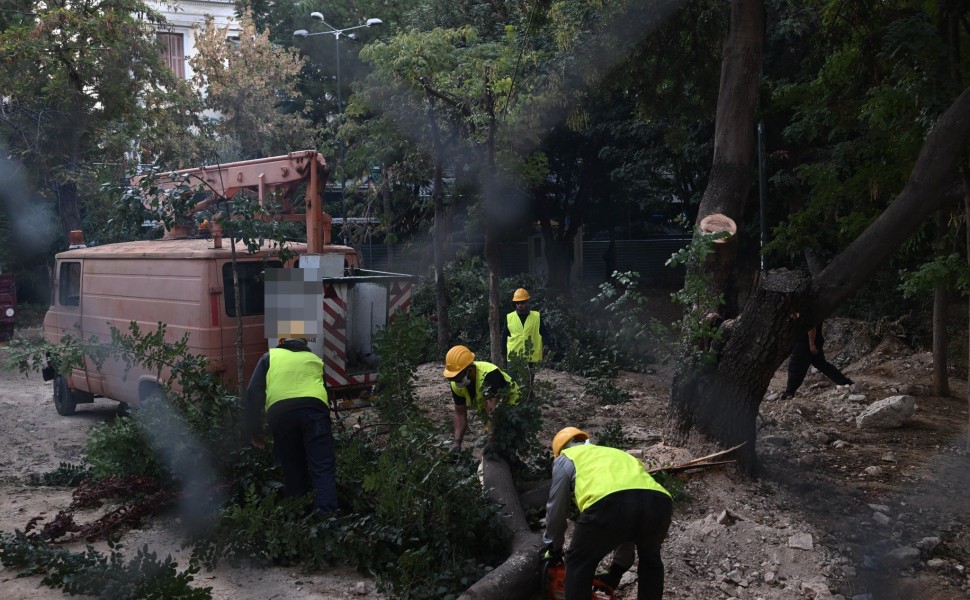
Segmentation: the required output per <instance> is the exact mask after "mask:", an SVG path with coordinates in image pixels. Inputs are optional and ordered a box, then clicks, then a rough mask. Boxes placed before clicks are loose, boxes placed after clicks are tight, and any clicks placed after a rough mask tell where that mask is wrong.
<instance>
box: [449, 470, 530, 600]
mask: <svg viewBox="0 0 970 600" xmlns="http://www.w3.org/2000/svg"><path fill="white" fill-rule="evenodd" d="M482 484H483V485H484V487H485V490H486V493H487V494H488V496H489V498H491V499H492V500H494V501H495V502H498V503H499V504H501V505H502V506H503V509H502V513H501V516H500V517H499V519H498V523H497V524H496V525H497V526H499V527H504V528H506V529H507V530H508V531H509V533H510V534H511V536H510V539H509V543H508V550H509V557H508V559H507V560H506V561H505V562H503V563H502V564H501V565H499V566H498V567H496V568H495V569H493V570H492V571H489V572H488V574H486V575H485V576H484V577H482V578H481V579H479V580H478V581H477V582H475V583H474V584H473V585H472V586H471V587H469V588H468V589H467V590H465V592H464V593H463V594H462V595H461V596H459V597H458V600H484V599H488V600H495V599H498V598H501V599H503V600H529V599H530V598H532V597H533V596H534V594H536V593H537V592H538V591H539V571H540V562H541V561H540V558H539V546H540V545H541V543H542V534H541V533H536V532H533V531H532V530H531V529H529V522H528V521H527V520H526V518H525V510H523V508H522V503H521V502H520V501H519V494H518V491H517V490H516V487H515V482H514V481H513V480H512V471H511V469H509V465H508V463H506V462H505V461H504V460H501V459H494V458H483V459H482Z"/></svg>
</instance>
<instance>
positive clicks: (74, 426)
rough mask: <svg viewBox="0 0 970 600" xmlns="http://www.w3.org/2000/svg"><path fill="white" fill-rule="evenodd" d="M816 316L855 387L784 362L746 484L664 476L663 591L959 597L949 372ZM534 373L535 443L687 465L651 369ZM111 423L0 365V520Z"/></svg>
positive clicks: (438, 411)
mask: <svg viewBox="0 0 970 600" xmlns="http://www.w3.org/2000/svg"><path fill="white" fill-rule="evenodd" d="M831 325H832V330H831V332H830V335H829V336H828V339H829V345H828V347H827V350H828V354H829V357H830V359H832V360H833V362H836V363H837V364H839V366H840V367H841V368H842V369H843V371H844V372H845V373H846V374H847V375H849V377H851V378H852V379H853V380H854V381H855V383H854V385H852V386H849V387H836V386H834V385H832V384H831V382H829V381H828V380H827V379H825V378H824V377H822V376H821V375H819V374H816V373H812V374H810V375H809V377H808V378H807V379H806V381H805V383H804V384H803V386H802V388H801V390H800V392H799V393H798V394H797V395H796V396H795V397H794V398H791V399H785V400H780V399H778V396H779V394H778V392H780V391H781V389H782V388H783V386H784V383H785V372H784V366H783V367H782V369H780V370H779V371H778V372H777V373H776V375H775V378H774V380H773V381H772V384H771V387H770V389H769V393H768V395H767V397H766V399H765V401H764V403H763V404H762V406H761V417H760V418H759V421H758V426H759V446H758V453H759V455H760V457H761V458H762V462H763V475H762V477H761V478H760V479H758V480H756V481H751V480H746V479H744V478H741V477H739V476H738V475H737V474H736V473H735V472H734V471H733V469H732V468H731V467H716V468H710V469H705V470H699V471H694V472H691V473H689V474H686V475H681V476H680V479H681V481H682V482H683V484H684V487H685V490H686V492H687V493H688V495H689V500H687V501H685V502H683V503H681V504H679V505H678V506H677V507H676V508H675V514H674V522H673V526H672V527H671V531H670V536H669V538H668V540H667V542H666V544H665V547H664V559H665V563H666V570H667V591H666V594H665V597H666V598H681V599H688V600H709V599H712V598H715V599H716V598H729V597H736V598H748V599H751V600H754V599H758V598H761V599H764V600H782V599H793V598H819V599H825V598H839V597H842V598H846V599H856V600H863V599H866V600H885V599H888V600H893V599H903V598H907V599H908V598H920V599H921V600H942V599H951V598H965V597H970V584H968V579H967V573H966V566H967V565H968V564H970V527H968V526H967V522H968V519H967V516H968V513H970V501H968V499H967V489H968V485H967V484H968V479H970V469H968V468H967V467H968V460H967V456H966V454H965V452H964V450H965V448H966V444H967V423H968V416H967V402H966V397H967V396H966V384H965V381H964V380H961V379H958V378H952V379H951V387H952V389H953V396H952V397H948V398H940V397H936V396H933V395H932V394H931V391H930V390H931V387H930V377H931V359H930V356H929V355H928V354H924V353H913V352H912V351H911V350H910V349H908V348H906V347H905V346H904V345H902V344H901V343H899V342H898V341H897V340H895V338H891V337H887V338H884V339H869V338H868V337H866V336H864V335H862V334H861V331H863V328H860V327H857V326H855V325H854V324H852V323H846V322H841V323H840V322H839V321H833V322H832V323H831ZM827 331H828V330H827ZM0 353H2V350H0ZM2 359H3V357H2V356H0V360H2ZM440 371H441V365H438V364H428V365H423V366H422V367H421V369H420V370H419V372H418V378H417V382H418V393H419V396H420V397H421V399H422V406H423V407H424V408H425V410H427V411H428V412H429V413H430V414H431V415H433V416H434V417H435V419H437V420H439V421H440V422H441V423H442V428H443V429H442V431H443V435H447V434H446V433H445V432H446V430H447V426H448V425H449V424H450V413H451V405H450V400H449V397H448V395H447V394H446V393H445V388H444V385H443V383H442V380H441V376H440ZM540 379H541V380H543V381H547V382H549V383H551V384H552V389H553V403H552V405H551V406H549V407H547V408H546V409H545V417H546V425H545V431H544V432H543V435H544V436H545V437H547V438H551V436H552V434H553V433H554V432H555V431H556V430H558V429H559V428H560V427H562V426H564V425H567V424H568V425H576V426H579V427H582V428H584V429H585V430H587V431H588V432H590V433H591V434H592V435H593V436H594V438H595V437H596V435H597V434H598V433H601V432H603V431H604V429H605V428H607V427H608V426H611V425H614V424H615V423H617V422H619V423H622V426H623V433H624V435H625V436H626V437H627V438H628V439H629V440H630V442H629V448H628V449H629V450H630V451H632V452H634V453H636V454H638V455H641V456H643V457H644V459H645V460H647V461H648V462H652V463H656V464H675V463H679V462H683V461H684V460H688V459H690V458H693V456H692V454H691V453H690V452H688V451H686V450H684V449H680V448H671V447H669V446H665V445H664V444H663V443H662V442H663V440H662V428H663V425H664V421H665V418H666V405H667V399H668V397H669V380H668V378H667V377H665V375H664V374H663V373H662V372H661V373H655V374H634V373H621V374H620V375H619V376H618V377H617V381H616V383H617V385H618V386H619V387H621V388H622V389H624V390H626V391H627V392H628V393H629V394H630V400H629V401H628V402H625V403H623V404H616V405H604V404H602V403H601V400H600V399H599V398H598V397H597V396H596V395H595V393H594V392H595V390H593V391H589V390H587V388H586V385H585V384H586V382H585V380H583V379H582V378H580V377H576V376H573V375H570V374H566V373H559V372H555V371H548V370H547V371H544V372H543V373H541V374H540ZM892 396H909V397H911V398H913V399H914V400H915V410H914V412H913V414H912V415H911V416H910V417H908V418H907V419H906V420H905V421H904V422H903V423H902V425H900V426H898V427H889V428H875V429H868V428H859V427H858V426H857V417H859V415H861V414H862V413H863V412H864V411H866V409H867V408H868V407H869V406H870V405H872V404H873V403H875V402H877V401H879V400H882V399H884V398H887V397H892ZM113 416H114V407H113V405H112V404H111V403H109V402H106V401H99V402H96V403H95V404H91V405H83V406H81V407H80V408H79V411H78V414H77V415H75V416H73V417H59V416H58V415H57V414H56V413H55V412H54V408H53V405H52V402H51V388H50V385H49V384H45V383H43V382H42V381H41V380H40V377H39V376H35V377H32V378H30V379H24V378H23V377H22V376H20V375H17V374H15V373H9V372H2V373H0V445H2V448H0V530H4V531H12V530H13V529H15V528H22V527H23V526H24V525H25V524H26V521H27V520H28V519H29V518H31V517H32V516H34V515H36V514H38V513H40V512H47V513H51V512H54V511H56V510H57V509H58V508H59V507H63V506H66V505H67V503H68V502H69V499H70V490H69V489H65V488H50V487H32V486H27V485H26V484H25V477H26V476H27V475H28V474H29V473H43V472H45V471H49V470H51V469H53V468H54V467H56V466H57V464H58V462H60V461H76V460H77V459H78V457H79V453H80V451H81V448H82V447H83V442H84V438H85V435H86V432H87V430H88V429H89V428H90V427H91V426H93V425H95V424H96V423H98V422H101V421H103V420H105V419H110V418H113ZM479 429H480V428H479V427H475V430H476V431H477V430H479ZM474 433H475V431H473V432H472V434H474ZM478 433H480V431H478ZM470 437H473V435H471V436H470ZM178 540H179V536H178V531H177V528H176V527H174V523H172V522H171V521H166V520H159V521H156V522H154V523H153V524H151V525H146V526H145V528H144V529H141V530H138V531H134V532H131V533H130V534H129V535H128V536H126V537H125V539H124V540H123V542H124V543H125V544H126V545H128V546H129V547H132V548H137V547H139V546H140V545H141V544H143V543H149V544H151V545H152V547H153V548H157V549H158V550H159V552H160V554H165V553H168V552H170V553H172V555H173V556H174V557H175V558H177V559H181V558H184V557H185V556H186V555H187V552H188V551H182V550H180V549H179V543H178ZM183 562H184V561H183ZM198 579H199V583H200V584H201V585H203V586H211V587H212V588H213V593H214V597H216V598H227V599H228V598H243V599H256V598H379V597H381V596H380V594H379V593H377V592H376V591H375V586H374V584H373V582H372V581H370V580H368V579H367V578H365V577H363V576H361V575H359V574H356V573H354V572H352V571H346V570H335V571H328V572H326V573H318V574H309V575H308V574H301V573H300V572H299V571H298V570H294V569H284V568H272V569H229V568H220V570H218V571H216V572H213V573H202V574H200V576H199V578H198ZM635 579H636V577H635V574H634V573H628V574H627V575H626V576H625V578H624V582H623V584H621V587H620V589H619V590H618V592H617V595H616V597H617V598H618V599H631V598H635V597H636V593H635V587H636V586H635V584H634V582H635ZM0 583H2V586H3V590H4V593H3V597H4V598H28V597H29V598H58V597H60V593H59V592H55V591H51V590H48V589H47V588H44V587H42V586H40V585H39V582H38V579H37V578H35V577H28V578H15V574H13V573H10V572H9V571H0Z"/></svg>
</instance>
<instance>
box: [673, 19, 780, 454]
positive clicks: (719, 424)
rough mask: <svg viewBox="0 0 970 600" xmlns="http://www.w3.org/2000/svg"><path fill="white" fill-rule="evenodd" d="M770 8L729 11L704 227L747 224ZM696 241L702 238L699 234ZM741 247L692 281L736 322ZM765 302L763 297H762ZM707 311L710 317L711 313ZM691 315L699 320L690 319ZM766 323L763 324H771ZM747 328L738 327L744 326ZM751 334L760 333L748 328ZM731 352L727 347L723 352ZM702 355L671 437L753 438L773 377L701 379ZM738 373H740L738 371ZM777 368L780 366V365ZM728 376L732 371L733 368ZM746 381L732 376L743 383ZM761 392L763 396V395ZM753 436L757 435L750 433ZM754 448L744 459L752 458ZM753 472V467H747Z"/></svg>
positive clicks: (680, 394) (687, 376)
mask: <svg viewBox="0 0 970 600" xmlns="http://www.w3.org/2000/svg"><path fill="white" fill-rule="evenodd" d="M764 22H765V16H764V7H763V6H762V3H761V1H760V0H736V1H735V2H732V3H731V17H730V24H729V28H728V34H727V38H726V39H725V42H724V56H723V58H722V60H721V83H720V91H719V93H718V101H717V117H716V122H715V131H714V164H713V166H712V167H711V178H710V182H709V184H708V187H707V189H706V190H705V191H704V197H703V199H702V200H701V205H700V209H699V212H698V215H697V219H698V222H700V220H701V219H703V218H704V217H706V216H708V215H712V214H716V213H720V214H723V215H726V216H728V217H730V218H731V219H733V220H734V221H735V222H736V223H741V217H742V216H743V210H744V204H745V200H746V199H747V196H748V192H749V190H750V188H751V180H752V177H753V169H754V151H755V126H754V113H755V107H756V104H757V103H756V100H757V90H758V80H759V77H760V75H761V62H762V54H763V50H764ZM694 235H703V234H701V233H700V232H699V231H695V234H694ZM737 247H738V241H737V240H732V241H731V242H730V243H726V244H718V250H717V252H712V253H711V254H710V255H708V257H707V259H706V260H705V261H704V262H703V264H693V265H689V266H688V275H687V276H688V277H689V278H695V279H696V278H703V279H704V280H706V284H707V289H708V294H709V295H710V296H711V297H717V296H723V298H724V301H725V306H723V307H720V310H719V311H718V312H719V313H720V315H721V316H722V317H728V318H730V317H733V316H734V315H736V314H737V308H736V299H735V297H736V294H735V293H734V289H733V287H734V286H733V284H732V281H733V280H734V276H733V275H734V266H735V263H736V261H737ZM757 294H758V295H759V297H761V293H760V291H759V292H757ZM705 310H706V309H705ZM686 311H687V313H686V314H685V319H691V318H696V317H698V316H699V315H697V312H698V311H697V307H687V308H686ZM692 315H693V316H692ZM767 321H768V319H765V321H764V322H767ZM740 324H741V322H739V325H740ZM743 330H744V331H745V332H746V333H747V332H749V331H750V333H754V332H755V331H756V330H755V329H750V330H749V328H748V327H744V328H743ZM731 347H732V343H731V340H727V343H726V346H725V351H727V349H728V348H731ZM696 351H697V348H685V349H683V352H684V356H682V359H683V360H681V361H680V367H679V368H678V373H677V374H676V375H675V378H674V383H673V387H672V389H671V397H670V402H671V419H672V421H671V422H670V423H668V428H667V433H668V435H670V436H671V437H672V438H673V439H674V440H677V441H680V442H684V441H685V439H686V435H687V433H688V432H689V431H691V430H692V429H695V428H696V429H697V430H699V431H702V432H704V433H706V434H708V435H710V436H711V437H713V438H714V439H716V440H718V441H720V442H726V440H727V439H728V438H730V439H734V440H735V442H732V445H733V444H734V443H736V439H737V438H738V437H741V438H743V439H747V438H748V437H749V434H750V436H751V437H752V438H753V429H754V417H755V416H756V415H757V404H756V403H755V404H754V405H752V404H751V403H750V399H751V396H750V394H752V393H754V388H755V387H757V386H758V385H760V382H761V381H762V380H764V384H765V387H767V383H768V381H770V376H769V377H768V378H767V379H765V377H764V375H758V376H756V377H751V376H745V380H744V382H743V383H742V382H741V381H731V379H730V378H729V377H726V376H727V375H728V374H727V373H724V374H722V373H720V370H721V369H722V367H721V365H720V364H719V365H718V366H717V367H715V368H714V369H713V370H710V371H707V372H698V371H696V370H695V368H696V364H695V361H693V360H690V359H689V356H688V355H690V354H693V353H694V352H696ZM734 366H736V367H740V366H741V365H734ZM775 366H776V367H777V365H775ZM723 368H728V367H727V366H725V367H723ZM738 374H740V373H733V375H738ZM719 386H726V387H725V389H727V390H728V393H729V394H731V395H732V399H733V400H734V401H736V402H738V404H737V405H736V406H735V407H734V408H735V409H736V410H735V411H729V412H732V413H734V414H732V415H729V416H726V417H725V418H721V417H719V416H718V414H717V412H718V411H714V412H712V411H711V407H712V406H713V403H715V402H717V403H722V404H723V401H722V400H719V399H715V398H720V397H721V393H720V391H721V390H719ZM762 392H763V390H762ZM747 430H751V431H750V432H748V431H747ZM752 446H753V443H752V444H751V445H750V446H749V447H748V448H747V450H746V451H745V452H747V453H749V455H750V456H749V458H753V457H754V454H753V453H754V448H753V447H752ZM747 466H748V468H750V469H752V470H753V469H755V468H756V465H755V464H753V463H752V464H749V465H747Z"/></svg>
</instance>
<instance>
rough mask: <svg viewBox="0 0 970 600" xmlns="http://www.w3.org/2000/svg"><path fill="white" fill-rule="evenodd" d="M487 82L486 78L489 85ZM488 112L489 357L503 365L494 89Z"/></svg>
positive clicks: (488, 100) (486, 253)
mask: <svg viewBox="0 0 970 600" xmlns="http://www.w3.org/2000/svg"><path fill="white" fill-rule="evenodd" d="M487 83H488V81H487V80H486V88H487V87H488V86H487ZM485 102H486V105H485V111H486V113H487V114H488V130H487V132H486V139H485V179H484V181H483V185H482V189H483V190H484V196H485V265H486V267H487V268H488V339H489V349H490V353H489V355H490V358H491V361H492V363H494V364H502V361H503V360H505V357H504V356H502V323H503V320H502V315H501V313H500V312H499V307H500V306H502V301H501V299H500V298H499V283H500V282H501V270H502V261H501V256H500V253H499V235H500V233H499V231H498V230H497V227H496V226H495V221H496V215H495V210H496V207H497V205H498V202H497V198H495V193H496V189H497V188H498V186H497V185H496V181H495V177H496V173H495V133H496V128H497V126H498V125H497V123H496V122H495V97H494V95H493V94H492V93H491V92H488V93H487V94H486V98H485Z"/></svg>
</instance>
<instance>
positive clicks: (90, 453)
mask: <svg viewBox="0 0 970 600" xmlns="http://www.w3.org/2000/svg"><path fill="white" fill-rule="evenodd" d="M84 459H85V462H86V463H87V464H88V467H89V469H90V471H91V475H92V476H93V477H95V478H97V479H102V478H105V477H158V478H161V477H162V476H163V473H164V472H165V470H164V469H163V467H162V465H161V464H160V463H159V462H158V460H157V458H156V456H155V453H154V452H153V451H152V449H151V447H150V446H149V445H148V442H147V441H146V439H145V437H144V435H143V433H142V430H141V427H139V426H138V423H137V422H136V421H135V420H134V419H115V420H113V421H109V422H107V423H104V424H103V425H99V426H97V427H95V428H93V429H92V430H91V433H90V434H89V435H88V440H87V443H86V444H85V446H84Z"/></svg>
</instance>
